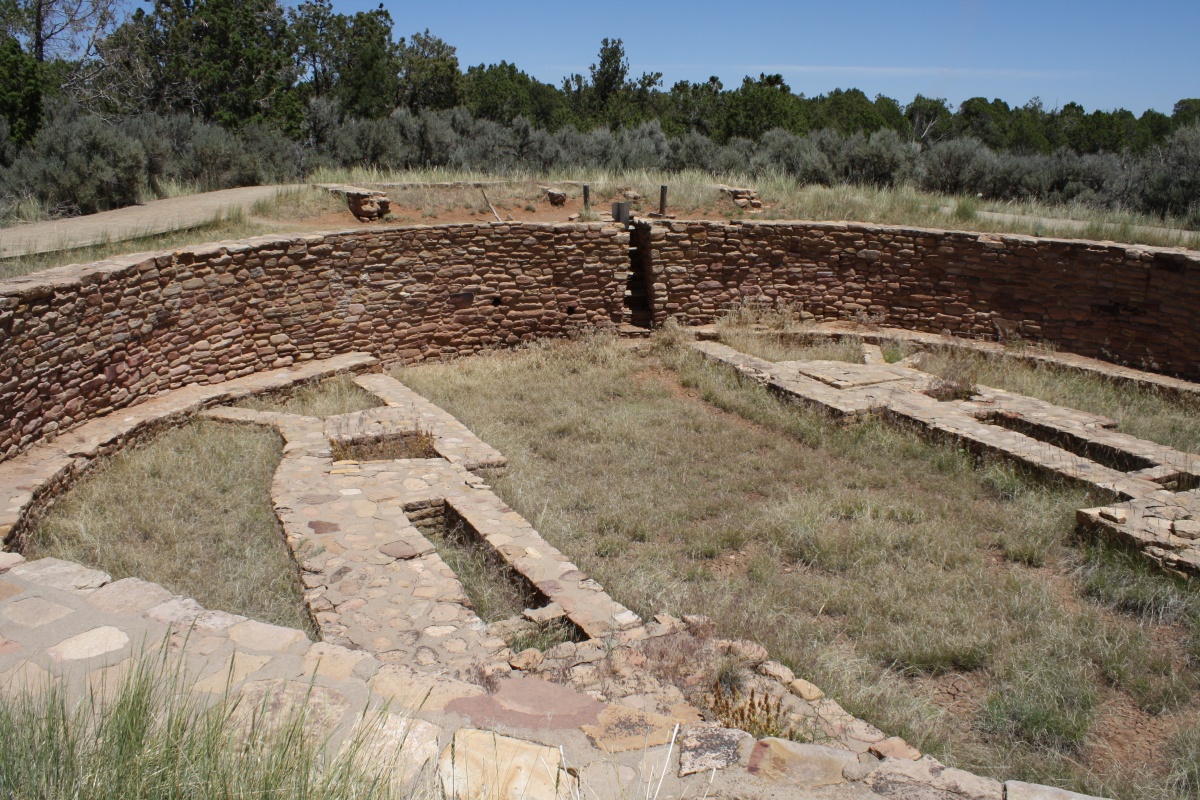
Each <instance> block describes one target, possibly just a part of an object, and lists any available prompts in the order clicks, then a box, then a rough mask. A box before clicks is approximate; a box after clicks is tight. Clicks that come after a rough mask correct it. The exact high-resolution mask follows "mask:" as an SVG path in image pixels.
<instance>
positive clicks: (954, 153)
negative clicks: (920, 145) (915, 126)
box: [917, 137, 992, 194]
mask: <svg viewBox="0 0 1200 800" xmlns="http://www.w3.org/2000/svg"><path fill="white" fill-rule="evenodd" d="M991 160H992V151H991V150H989V149H988V148H987V147H986V146H985V145H984V144H983V143H982V142H980V141H979V140H977V139H971V138H969V137H966V138H962V139H949V140H947V141H943V142H938V143H937V144H935V145H934V146H933V147H931V148H929V149H928V150H926V151H925V152H924V153H923V154H922V157H921V167H920V170H919V172H918V177H917V182H918V184H919V185H920V187H921V188H922V189H924V190H926V191H929V192H942V193H943V194H966V193H968V192H969V193H971V194H975V193H977V192H980V191H983V190H984V189H985V188H986V180H985V179H986V178H987V176H988V174H989V172H990V166H991V164H990V162H991Z"/></svg>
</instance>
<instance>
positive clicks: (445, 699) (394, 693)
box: [371, 664, 486, 711]
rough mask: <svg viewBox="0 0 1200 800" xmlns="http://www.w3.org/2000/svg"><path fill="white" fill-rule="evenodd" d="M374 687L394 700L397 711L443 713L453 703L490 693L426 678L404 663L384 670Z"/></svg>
mask: <svg viewBox="0 0 1200 800" xmlns="http://www.w3.org/2000/svg"><path fill="white" fill-rule="evenodd" d="M371 686H372V688H373V689H374V690H375V692H376V693H377V694H379V695H380V696H381V697H383V698H385V699H387V700H391V701H392V707H393V708H406V709H411V710H418V709H419V710H421V711H442V710H443V709H445V708H446V704H447V703H449V702H451V701H452V700H456V699H458V698H461V697H479V696H481V695H484V694H486V692H485V691H484V689H483V687H481V686H475V685H474V684H470V683H464V682H463V681H458V680H454V679H452V678H446V677H439V676H435V675H426V674H423V673H419V672H416V671H414V670H412V669H410V668H408V667H406V666H402V665H400V664H384V665H383V666H382V667H380V668H379V671H378V672H376V673H375V678H374V680H372V682H371Z"/></svg>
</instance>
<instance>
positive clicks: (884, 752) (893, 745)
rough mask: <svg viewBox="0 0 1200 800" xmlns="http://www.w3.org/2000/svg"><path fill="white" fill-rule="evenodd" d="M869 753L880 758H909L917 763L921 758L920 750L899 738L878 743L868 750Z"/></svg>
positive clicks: (894, 737) (895, 737) (893, 737)
mask: <svg viewBox="0 0 1200 800" xmlns="http://www.w3.org/2000/svg"><path fill="white" fill-rule="evenodd" d="M867 752H868V753H870V754H871V755H873V756H877V757H879V758H907V759H908V760H909V761H916V760H917V759H918V758H920V757H921V751H920V750H918V749H917V748H915V747H913V746H912V745H911V744H909V743H908V742H906V741H904V740H903V739H901V738H900V737H899V736H892V737H891V738H888V739H884V740H883V741H882V742H876V743H875V744H873V745H871V746H870V747H869V748H867Z"/></svg>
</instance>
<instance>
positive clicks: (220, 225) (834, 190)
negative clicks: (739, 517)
mask: <svg viewBox="0 0 1200 800" xmlns="http://www.w3.org/2000/svg"><path fill="white" fill-rule="evenodd" d="M311 180H312V182H314V183H352V184H364V183H365V184H371V183H411V182H433V183H436V182H451V181H479V182H488V183H489V185H488V186H487V187H486V191H487V193H488V199H490V200H491V202H492V203H493V204H494V205H495V206H496V207H497V208H500V209H502V213H504V212H503V210H504V209H508V210H510V211H511V210H513V209H523V210H525V211H538V210H541V209H542V208H543V207H544V198H543V193H542V191H541V189H540V188H539V187H540V186H542V185H546V184H555V183H558V184H560V188H562V189H564V190H565V191H566V192H567V194H568V196H569V197H571V198H572V200H573V201H574V202H576V203H578V201H579V198H580V197H581V196H582V191H583V190H582V187H581V186H579V185H577V184H579V183H584V182H586V183H589V184H590V185H591V187H592V196H593V198H594V200H593V203H594V204H595V207H596V208H598V209H601V210H603V209H605V208H606V207H607V204H608V201H609V200H612V199H620V198H623V196H624V192H625V191H626V190H629V189H632V190H634V191H636V192H638V193H640V194H641V195H642V196H643V197H644V198H646V199H644V200H643V201H640V202H638V203H635V211H639V212H642V213H645V212H649V211H653V210H656V209H657V202H658V189H659V186H660V185H664V184H665V185H667V186H668V187H669V205H670V207H671V210H672V211H673V212H674V213H677V214H679V215H680V216H683V217H695V218H707V219H750V218H757V219H805V220H855V221H859V222H869V223H877V224H888V225H914V226H921V227H932V228H955V229H960V230H972V231H983V232H996V233H1023V234H1031V235H1036V236H1059V237H1065V238H1085V239H1110V240H1114V241H1120V242H1129V243H1137V244H1151V245H1163V246H1172V247H1191V248H1200V232H1197V231H1192V230H1189V229H1188V228H1186V226H1184V225H1183V224H1182V223H1180V222H1177V221H1174V220H1167V221H1163V220H1158V219H1155V218H1149V217H1144V216H1141V215H1135V214H1129V213H1126V212H1120V211H1102V210H1096V209H1089V208H1087V207H1086V206H1080V205H1069V206H1049V205H1040V204H1023V205H1021V206H1020V207H1016V208H1009V207H1007V206H1005V205H1004V204H996V203H991V204H988V203H983V204H980V203H979V202H977V201H976V200H975V199H974V198H959V197H952V196H946V195H937V194H930V193H926V192H920V191H918V190H916V189H914V188H912V187H907V186H901V187H897V188H894V189H876V188H871V187H858V186H836V187H827V186H801V185H799V184H797V183H796V182H795V181H794V180H792V179H790V178H786V177H782V176H766V177H761V178H750V177H748V176H745V175H721V176H712V175H708V174H706V173H701V172H684V173H676V174H668V173H660V172H637V171H634V172H629V173H621V174H614V173H607V172H600V171H580V172H577V173H575V172H573V173H569V174H568V173H564V174H556V175H551V176H534V175H513V176H505V177H504V178H502V179H501V178H498V177H497V176H495V175H487V174H484V173H474V172H463V171H452V170H418V171H412V172H397V173H391V172H381V171H379V170H362V169H355V170H319V171H318V172H316V173H314V174H313V175H312V176H311ZM568 182H569V183H568ZM718 183H726V184H733V185H741V186H752V187H754V188H757V189H758V190H759V193H760V196H761V198H762V200H763V201H764V203H765V204H766V209H765V211H764V212H763V213H762V214H758V215H750V214H747V213H746V212H745V211H743V210H742V209H738V208H736V207H735V206H733V205H732V204H731V203H730V202H729V201H728V200H726V199H725V198H724V197H723V195H721V194H720V193H719V192H718V191H717V189H716V188H715V187H716V184H718ZM177 188H178V191H180V192H182V191H183V190H184V188H185V187H177ZM388 191H389V195H390V197H391V199H392V201H393V204H394V205H395V206H397V207H398V208H402V209H403V212H404V213H403V215H401V216H399V217H397V219H396V220H395V221H396V222H397V223H400V224H407V223H431V222H437V221H438V220H439V219H442V218H444V217H446V216H447V215H453V214H456V213H458V214H459V216H461V212H463V211H466V212H470V213H475V214H479V215H480V217H479V219H480V220H483V221H489V220H490V219H491V217H490V214H491V210H490V209H489V208H488V206H487V203H486V201H485V200H484V197H483V194H482V193H481V192H480V190H479V189H478V188H474V187H469V186H466V187H459V186H449V187H437V188H432V187H417V186H414V187H394V188H391V189H389V190H388ZM946 209H950V210H951V213H949V214H948V213H946ZM344 211H345V205H344V202H343V201H342V200H341V198H340V197H336V196H334V195H331V194H329V193H328V192H325V191H320V190H312V189H302V190H297V191H292V192H285V193H283V194H282V195H281V196H280V197H279V198H277V199H274V200H267V201H260V202H259V203H257V204H255V205H254V206H253V207H252V208H251V210H250V213H249V214H248V215H244V214H235V215H233V216H231V217H229V218H220V219H215V220H213V221H212V222H210V223H208V224H207V225H204V226H201V227H199V228H193V229H191V230H188V231H179V232H176V233H170V234H162V235H157V236H148V237H144V238H141V239H132V240H126V241H123V242H114V243H111V244H103V245H97V246H94V247H87V248H81V249H77V250H65V251H59V252H57V253H45V254H41V255H35V256H27V257H22V258H10V259H0V280H2V279H4V278H7V277H13V276H16V275H24V274H27V273H30V272H35V271H38V270H42V269H49V268H51V267H56V266H62V265H65V264H77V263H88V262H91V261H97V260H100V259H103V258H108V257H110V256H113V255H118V254H121V253H132V252H139V251H140V252H145V251H154V250H169V249H174V248H179V247H185V246H188V245H195V244H203V243H206V242H212V241H223V240H229V239H242V238H248V237H251V236H259V235H264V234H271V233H285V232H294V231H299V230H311V229H313V226H312V224H310V223H311V221H313V220H320V219H321V218H323V217H328V215H331V214H334V213H338V212H344ZM979 211H996V212H1001V211H1006V212H1007V211H1011V212H1014V213H1018V214H1021V215H1024V216H1026V217H1029V218H1030V219H1019V220H1005V219H997V218H994V217H990V216H988V215H987V214H980V213H978V212H979ZM513 213H519V212H517V211H514V212H513ZM563 218H565V213H564V215H563ZM1057 219H1062V220H1073V221H1077V222H1083V223H1087V224H1088V228H1087V229H1086V230H1083V231H1082V232H1081V231H1079V230H1077V229H1075V228H1072V227H1069V226H1065V225H1061V224H1056V223H1055V220H1057ZM347 224H348V223H347V222H346V221H345V220H342V221H339V222H338V223H336V224H333V223H330V224H326V225H325V226H324V227H344V226H346V225H347ZM317 227H321V226H320V225H318V226H317Z"/></svg>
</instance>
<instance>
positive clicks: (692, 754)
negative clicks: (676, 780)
mask: <svg viewBox="0 0 1200 800" xmlns="http://www.w3.org/2000/svg"><path fill="white" fill-rule="evenodd" d="M753 741H754V737H753V736H751V735H750V734H748V733H746V732H745V731H740V730H737V729H736V728H723V727H721V726H720V725H718V724H716V723H711V722H703V723H699V724H695V725H689V726H688V727H687V728H685V729H684V731H683V733H682V734H680V736H679V777H681V778H682V777H685V776H687V775H693V774H695V773H697V772H711V771H712V770H716V769H725V768H726V767H731V766H733V765H734V764H737V763H738V761H739V760H740V758H741V748H742V747H743V746H744V745H746V744H747V743H748V742H753Z"/></svg>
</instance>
